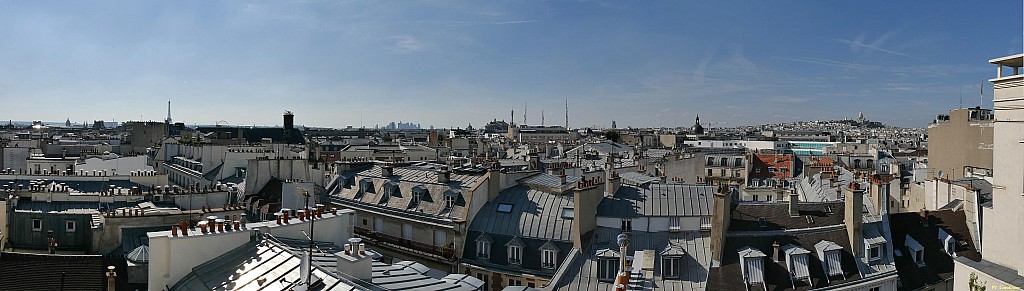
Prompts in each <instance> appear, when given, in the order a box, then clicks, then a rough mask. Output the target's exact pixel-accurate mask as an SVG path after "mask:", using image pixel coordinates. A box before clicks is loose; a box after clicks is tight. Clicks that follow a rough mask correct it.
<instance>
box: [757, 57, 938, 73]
mask: <svg viewBox="0 0 1024 291" xmlns="http://www.w3.org/2000/svg"><path fill="white" fill-rule="evenodd" d="M775 58H778V59H780V60H787V61H793V62H801V63H809V64H817V65H825V66H832V67H839V68H845V69H855V70H872V71H882V72H890V73H895V74H900V75H904V76H911V75H920V74H921V73H923V72H930V73H932V74H936V75H942V76H950V75H949V74H947V73H943V72H940V71H936V70H934V69H932V68H930V67H921V68H911V67H890V66H878V65H867V64H858V63H850V62H843V61H836V60H829V59H820V58H802V57H795V58H794V57H778V56H777V57H775Z"/></svg>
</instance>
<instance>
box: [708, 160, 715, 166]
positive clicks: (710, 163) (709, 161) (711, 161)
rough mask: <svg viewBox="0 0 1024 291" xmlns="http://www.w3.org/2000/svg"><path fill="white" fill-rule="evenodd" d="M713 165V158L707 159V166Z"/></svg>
mask: <svg viewBox="0 0 1024 291" xmlns="http://www.w3.org/2000/svg"><path fill="white" fill-rule="evenodd" d="M714 164H715V158H708V164H707V165H708V166H711V165H714Z"/></svg>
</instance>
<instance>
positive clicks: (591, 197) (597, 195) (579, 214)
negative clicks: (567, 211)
mask: <svg viewBox="0 0 1024 291" xmlns="http://www.w3.org/2000/svg"><path fill="white" fill-rule="evenodd" d="M597 179H598V178H596V177H595V178H594V179H592V180H590V181H588V180H587V179H586V178H583V179H581V180H580V181H579V182H578V183H577V189H574V190H573V192H574V193H573V197H572V202H573V207H574V208H575V211H573V220H572V243H573V246H574V247H577V248H581V249H582V248H583V247H584V245H583V238H584V237H586V234H587V233H589V232H591V231H592V230H594V228H595V227H596V226H597V214H596V213H597V204H598V203H601V199H604V195H603V194H604V189H602V188H601V187H597V185H595V184H596V181H595V180H597ZM591 183H594V184H591Z"/></svg>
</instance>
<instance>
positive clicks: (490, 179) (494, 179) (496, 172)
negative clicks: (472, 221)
mask: <svg viewBox="0 0 1024 291" xmlns="http://www.w3.org/2000/svg"><path fill="white" fill-rule="evenodd" d="M500 192H501V167H500V166H499V165H498V164H497V163H495V164H494V165H493V166H492V167H491V168H490V169H488V170H487V201H492V200H494V198H497V197H498V193H500Z"/></svg>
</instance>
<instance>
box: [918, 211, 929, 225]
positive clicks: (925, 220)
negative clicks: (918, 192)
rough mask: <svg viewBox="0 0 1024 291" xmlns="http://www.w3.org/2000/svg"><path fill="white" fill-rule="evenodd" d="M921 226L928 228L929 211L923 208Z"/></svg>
mask: <svg viewBox="0 0 1024 291" xmlns="http://www.w3.org/2000/svg"><path fill="white" fill-rule="evenodd" d="M920 217H921V226H924V227H928V209H924V208H921V212H920Z"/></svg>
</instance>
